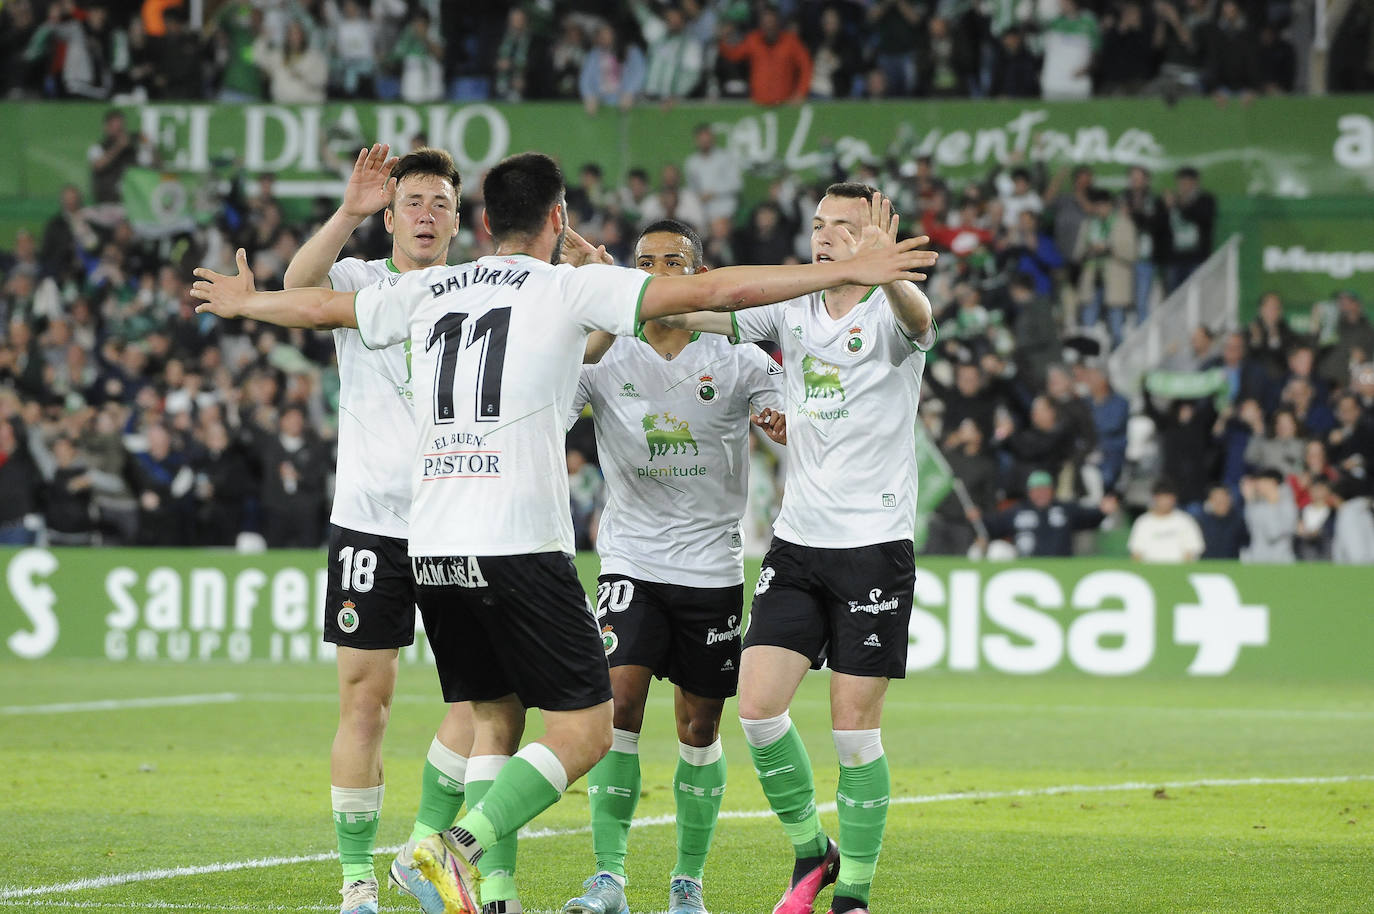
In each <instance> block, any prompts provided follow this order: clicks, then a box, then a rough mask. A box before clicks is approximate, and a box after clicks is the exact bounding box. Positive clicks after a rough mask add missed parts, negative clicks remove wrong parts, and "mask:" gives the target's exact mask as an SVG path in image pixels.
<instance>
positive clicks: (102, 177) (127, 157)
mask: <svg viewBox="0 0 1374 914" xmlns="http://www.w3.org/2000/svg"><path fill="white" fill-rule="evenodd" d="M142 142H143V137H141V136H133V135H132V134H130V133H129V127H128V123H127V122H126V121H125V119H124V112H123V111H107V112H105V120H104V124H103V132H102V135H101V137H100V142H99V143H96V144H95V145H93V146H92V147H91V148H90V149H89V150H87V151H86V160H87V161H88V162H90V163H91V191H92V196H93V197H94V198H95V202H96V203H119V202H120V200H121V199H122V198H121V195H120V189H119V182H120V181H121V180H122V179H123V177H124V172H126V171H128V169H129V166H131V165H134V164H136V163H137V162H138V148H139V145H140V143H142Z"/></svg>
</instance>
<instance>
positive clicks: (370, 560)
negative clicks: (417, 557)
mask: <svg viewBox="0 0 1374 914" xmlns="http://www.w3.org/2000/svg"><path fill="white" fill-rule="evenodd" d="M327 560H328V562H329V588H328V590H327V591H326V593H325V598H324V640H326V641H329V642H331V643H333V644H337V645H340V646H341V647H353V648H358V649H359V650H365V651H377V650H384V649H386V648H398V647H405V646H407V645H410V644H414V643H415V579H414V578H413V577H412V576H411V574H410V558H409V556H407V555H406V541H405V540H403V539H396V538H395V537H391V536H378V535H376V534H375V533H359V532H358V531H357V530H347V529H345V528H343V527H339V526H336V525H334V524H330V525H329V554H328V556H327Z"/></svg>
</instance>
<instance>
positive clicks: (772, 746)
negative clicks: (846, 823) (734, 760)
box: [749, 724, 826, 859]
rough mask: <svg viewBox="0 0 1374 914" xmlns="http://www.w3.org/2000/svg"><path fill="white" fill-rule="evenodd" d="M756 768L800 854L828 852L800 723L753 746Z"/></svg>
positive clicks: (780, 819) (808, 855) (809, 855)
mask: <svg viewBox="0 0 1374 914" xmlns="http://www.w3.org/2000/svg"><path fill="white" fill-rule="evenodd" d="M749 754H750V755H752V756H753V757H754V771H755V773H756V774H758V776H759V784H760V785H762V787H763V795H764V796H765V797H767V798H768V805H769V806H770V807H772V809H773V812H774V813H776V814H777V816H778V820H779V821H781V822H782V828H783V831H785V832H787V837H789V838H791V839H792V847H793V849H794V850H795V851H796V854H797V857H798V858H799V859H800V858H804V857H822V856H824V855H825V848H826V841H825V832H824V831H823V830H822V829H821V817H820V816H819V815H818V814H817V813H816V783H815V780H814V779H813V777H812V774H811V757H810V756H809V755H807V754H806V746H805V745H803V744H802V739H801V734H800V733H798V732H797V725H796V724H789V726H788V728H787V732H786V733H784V734H783V735H782V737H781V738H780V739H778V740H777V741H776V742H772V743H769V744H768V745H767V746H763V747H761V748H760V747H756V746H753V745H751V746H750V747H749Z"/></svg>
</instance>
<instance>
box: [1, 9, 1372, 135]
mask: <svg viewBox="0 0 1374 914" xmlns="http://www.w3.org/2000/svg"><path fill="white" fill-rule="evenodd" d="M206 7H207V10H208V12H207V14H206V16H205V21H204V22H203V23H201V24H200V26H199V27H198V28H197V27H193V25H192V24H191V22H190V21H189V4H184V3H182V2H179V0H143V2H140V0H89V2H88V0H81V2H77V0H11V2H9V3H6V4H4V5H3V7H2V8H0V48H2V49H3V52H4V53H3V54H0V60H2V61H3V63H0V94H6V95H8V96H10V97H40V96H43V97H77V98H86V99H111V98H119V97H124V98H130V99H140V98H143V99H146V98H153V99H202V98H215V99H219V100H222V101H267V100H270V101H276V102H319V101H323V100H324V99H326V98H380V99H397V98H399V99H403V100H405V101H407V102H428V101H437V100H440V99H444V98H448V99H450V100H454V101H471V100H478V99H499V100H504V101H515V100H520V99H578V98H580V99H582V100H583V102H584V103H585V104H586V105H587V107H588V110H590V111H595V110H596V109H597V108H598V107H599V106H601V105H611V106H616V105H619V106H628V105H632V104H635V103H636V102H639V101H644V100H649V101H665V102H671V101H673V100H677V99H687V98H710V99H732V98H735V99H745V98H752V99H753V100H754V101H755V102H758V103H760V104H778V103H783V102H788V101H799V100H802V99H805V98H820V99H830V98H849V97H856V98H902V97H912V96H920V97H1013V98H1033V97H1043V98H1047V99H1049V98H1066V99H1072V98H1087V97H1089V96H1094V95H1098V96H1101V95H1137V94H1141V93H1152V94H1155V95H1162V96H1165V97H1169V98H1175V97H1178V96H1181V95H1186V94H1198V93H1210V94H1216V95H1217V96H1218V97H1219V98H1225V97H1229V96H1232V95H1240V96H1245V95H1247V94H1255V93H1281V92H1293V91H1303V90H1304V89H1305V87H1306V86H1307V85H1308V83H1309V80H1310V76H1309V72H1308V70H1309V68H1310V66H1311V62H1310V60H1309V54H1308V53H1307V51H1306V50H1305V49H1306V48H1308V47H1310V46H1311V45H1312V43H1313V34H1312V23H1311V21H1312V18H1313V16H1312V12H1311V8H1310V6H1309V5H1307V4H1304V3H1301V2H1293V0H1274V2H1266V3H1260V2H1254V0H1154V2H1153V3H1146V2H1143V0H1035V2H1028V3H1013V2H1009V0H999V2H990V3H970V2H965V0H941V2H938V3H934V2H923V0H782V2H779V3H777V4H776V5H768V4H763V3H757V4H751V3H749V2H747V0H682V2H680V3H676V2H675V3H663V2H657V0H626V2H621V0H538V2H533V0H532V2H527V3H520V4H496V3H491V4H488V3H455V4H441V3H439V2H438V0H418V2H417V0H372V2H371V3H369V2H366V0H227V2H221V3H210V4H206ZM1370 29H1371V20H1370V17H1369V14H1368V11H1367V10H1366V9H1365V7H1364V5H1362V4H1351V5H1350V6H1349V8H1348V12H1347V13H1346V14H1345V18H1344V19H1343V21H1342V24H1341V28H1340V29H1338V30H1336V31H1335V35H1336V36H1337V37H1336V38H1335V40H1334V42H1333V43H1332V44H1331V47H1330V53H1329V58H1328V73H1327V74H1326V78H1327V87H1328V90H1329V91H1335V92H1340V91H1362V90H1367V89H1368V88H1369V87H1370V86H1371V85H1374V70H1372V69H1371V65H1370V62H1369V57H1368V53H1367V49H1368V47H1369V43H1370Z"/></svg>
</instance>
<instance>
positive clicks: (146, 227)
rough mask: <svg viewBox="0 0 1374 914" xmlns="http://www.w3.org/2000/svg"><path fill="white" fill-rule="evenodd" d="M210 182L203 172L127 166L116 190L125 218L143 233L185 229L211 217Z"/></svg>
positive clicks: (213, 214)
mask: <svg viewBox="0 0 1374 914" xmlns="http://www.w3.org/2000/svg"><path fill="white" fill-rule="evenodd" d="M213 189H214V185H213V184H212V183H211V182H209V181H207V180H205V177H204V176H203V175H195V174H186V173H184V172H183V173H180V174H178V173H173V172H164V171H155V170H154V169H151V168H130V169H129V170H128V171H126V172H125V173H124V178H123V180H122V181H121V183H120V192H121V194H122V196H123V199H124V209H125V212H126V213H127V215H128V217H129V222H130V223H131V224H132V225H133V226H134V227H136V228H138V229H141V230H142V231H144V232H145V233H149V234H159V233H171V232H179V231H185V230H187V229H189V228H192V227H194V226H197V225H205V224H206V223H208V222H210V221H211V220H213V219H214V218H215V211H216V201H215V199H214V193H213Z"/></svg>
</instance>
